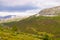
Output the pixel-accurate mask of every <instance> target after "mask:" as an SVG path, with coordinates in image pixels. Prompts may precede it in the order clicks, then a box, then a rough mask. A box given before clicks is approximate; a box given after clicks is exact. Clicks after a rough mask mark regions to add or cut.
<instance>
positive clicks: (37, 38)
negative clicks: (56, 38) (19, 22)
mask: <svg viewBox="0 0 60 40" xmlns="http://www.w3.org/2000/svg"><path fill="white" fill-rule="evenodd" d="M12 29H13V30H12ZM12 29H8V28H2V27H1V28H0V40H52V37H53V35H51V34H48V33H45V32H40V33H39V35H34V34H28V33H23V32H17V31H16V30H15V28H12Z"/></svg>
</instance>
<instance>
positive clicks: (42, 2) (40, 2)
mask: <svg viewBox="0 0 60 40" xmlns="http://www.w3.org/2000/svg"><path fill="white" fill-rule="evenodd" d="M0 2H2V5H5V6H19V5H20V6H22V5H27V4H29V5H35V6H37V7H52V6H58V5H60V0H0Z"/></svg>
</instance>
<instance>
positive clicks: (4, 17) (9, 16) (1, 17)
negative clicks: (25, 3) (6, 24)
mask: <svg viewBox="0 0 60 40" xmlns="http://www.w3.org/2000/svg"><path fill="white" fill-rule="evenodd" d="M12 17H16V15H7V16H0V19H7V18H12Z"/></svg>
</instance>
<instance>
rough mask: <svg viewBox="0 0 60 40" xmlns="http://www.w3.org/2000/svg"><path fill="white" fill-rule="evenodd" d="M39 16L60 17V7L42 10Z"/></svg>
mask: <svg viewBox="0 0 60 40" xmlns="http://www.w3.org/2000/svg"><path fill="white" fill-rule="evenodd" d="M39 15H47V16H54V15H60V6H57V7H53V8H47V9H44V10H41V11H40V12H39Z"/></svg>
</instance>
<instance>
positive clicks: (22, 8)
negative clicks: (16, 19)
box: [0, 5, 38, 12]
mask: <svg viewBox="0 0 60 40" xmlns="http://www.w3.org/2000/svg"><path fill="white" fill-rule="evenodd" d="M33 9H38V7H35V6H32V5H23V6H13V7H8V6H0V11H8V12H22V11H27V10H33Z"/></svg>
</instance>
